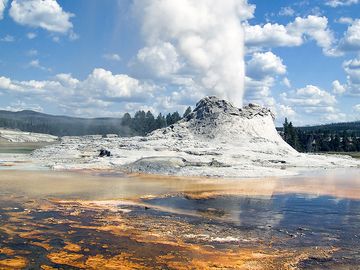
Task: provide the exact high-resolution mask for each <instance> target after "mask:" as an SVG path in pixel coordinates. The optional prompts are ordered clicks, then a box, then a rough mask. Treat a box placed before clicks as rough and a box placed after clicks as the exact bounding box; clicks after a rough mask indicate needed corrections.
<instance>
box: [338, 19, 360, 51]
mask: <svg viewBox="0 0 360 270" xmlns="http://www.w3.org/2000/svg"><path fill="white" fill-rule="evenodd" d="M338 49H339V50H340V51H359V50H360V19H357V20H354V21H353V22H352V24H351V25H350V26H349V27H348V29H347V31H346V32H345V34H344V37H343V38H342V39H341V40H340V42H339V48H338Z"/></svg>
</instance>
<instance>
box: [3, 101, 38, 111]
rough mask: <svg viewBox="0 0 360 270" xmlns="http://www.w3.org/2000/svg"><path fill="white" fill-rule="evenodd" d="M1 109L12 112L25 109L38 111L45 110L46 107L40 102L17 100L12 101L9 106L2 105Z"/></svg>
mask: <svg viewBox="0 0 360 270" xmlns="http://www.w3.org/2000/svg"><path fill="white" fill-rule="evenodd" d="M0 109H1V110H7V111H12V112H18V111H23V110H32V111H37V112H43V111H44V109H43V108H42V107H41V106H40V105H38V104H28V103H25V102H24V101H17V102H15V103H11V104H10V105H9V106H6V107H1V108H0Z"/></svg>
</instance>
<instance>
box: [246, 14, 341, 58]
mask: <svg viewBox="0 0 360 270" xmlns="http://www.w3.org/2000/svg"><path fill="white" fill-rule="evenodd" d="M244 27H245V37H246V45H247V46H248V47H259V48H263V47H264V48H269V47H294V46H300V45H302V44H303V43H304V42H305V40H306V38H310V39H313V40H315V42H316V44H317V45H318V46H319V47H321V48H322V49H323V51H324V53H325V54H328V55H331V54H332V46H333V43H334V41H335V39H334V34H333V32H332V31H331V30H330V29H329V28H328V19H327V18H326V17H319V16H314V15H309V16H307V17H306V18H301V17H296V18H295V20H294V21H293V22H290V23H288V24H287V25H282V24H277V23H275V24H272V23H267V24H265V25H249V24H248V23H245V24H244Z"/></svg>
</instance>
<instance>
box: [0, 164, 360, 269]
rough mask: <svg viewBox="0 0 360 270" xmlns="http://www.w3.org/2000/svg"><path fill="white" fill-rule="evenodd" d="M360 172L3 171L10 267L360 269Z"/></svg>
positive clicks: (1, 205)
mask: <svg viewBox="0 0 360 270" xmlns="http://www.w3.org/2000/svg"><path fill="white" fill-rule="evenodd" d="M357 175H359V171H358V170H353V171H347V172H345V171H342V172H341V171H334V172H332V173H329V175H320V176H319V175H318V176H308V177H295V178H288V179H285V178H281V179H245V180H234V179H233V180H227V179H206V178H192V179H190V178H184V179H181V178H175V177H155V176H145V177H127V178H123V177H118V176H111V174H107V175H105V176H104V175H103V174H102V173H101V174H100V175H90V174H77V173H60V172H49V171H47V172H29V171H27V172H17V171H2V172H1V178H0V185H1V191H0V215H1V219H0V269H14V268H15V269H21V268H35V269H39V268H41V267H42V269H52V268H55V269H58V268H62V269H119V267H122V268H120V269H149V268H152V269H294V268H307V269H308V268H310V269H311V268H313V269H318V268H335V267H343V268H345V269H346V268H350V269H351V268H354V269H356V267H357V265H359V263H360V258H359V251H358V250H360V241H359V235H358V228H359V226H360V200H359V199H360V178H359V177H357ZM14 194H16V195H14ZM51 267H52V268H51Z"/></svg>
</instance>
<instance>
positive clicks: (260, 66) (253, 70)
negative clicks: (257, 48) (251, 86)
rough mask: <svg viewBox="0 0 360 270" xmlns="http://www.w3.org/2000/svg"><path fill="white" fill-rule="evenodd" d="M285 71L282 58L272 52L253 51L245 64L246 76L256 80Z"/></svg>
mask: <svg viewBox="0 0 360 270" xmlns="http://www.w3.org/2000/svg"><path fill="white" fill-rule="evenodd" d="M285 73H286V66H285V65H284V64H283V62H282V59H281V58H280V57H278V56H277V55H275V54H273V53H272V52H265V53H254V54H253V56H252V58H251V60H250V61H248V62H247V65H246V74H247V76H249V77H251V78H253V79H257V80H261V79H263V78H265V77H266V76H274V75H281V74H285Z"/></svg>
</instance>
